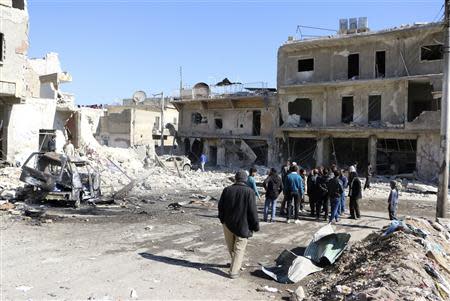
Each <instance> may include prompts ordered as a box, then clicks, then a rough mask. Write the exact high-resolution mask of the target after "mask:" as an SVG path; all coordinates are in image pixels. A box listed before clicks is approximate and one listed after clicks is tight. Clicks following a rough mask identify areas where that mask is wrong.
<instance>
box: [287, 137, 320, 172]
mask: <svg viewBox="0 0 450 301" xmlns="http://www.w3.org/2000/svg"><path fill="white" fill-rule="evenodd" d="M288 143H289V151H290V154H289V155H288V157H289V158H291V160H292V162H296V163H297V164H298V165H299V166H300V167H302V168H306V169H312V168H314V167H316V147H317V141H316V139H314V138H289V141H288Z"/></svg>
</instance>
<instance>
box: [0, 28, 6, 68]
mask: <svg viewBox="0 0 450 301" xmlns="http://www.w3.org/2000/svg"><path fill="white" fill-rule="evenodd" d="M4 45H5V41H4V40H3V33H1V32H0V62H3V59H4V53H5V51H4Z"/></svg>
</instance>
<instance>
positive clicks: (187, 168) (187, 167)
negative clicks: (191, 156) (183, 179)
mask: <svg viewBox="0 0 450 301" xmlns="http://www.w3.org/2000/svg"><path fill="white" fill-rule="evenodd" d="M190 170H191V166H190V165H188V164H186V165H184V166H183V171H190Z"/></svg>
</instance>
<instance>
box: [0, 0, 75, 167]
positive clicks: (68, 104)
mask: <svg viewBox="0 0 450 301" xmlns="http://www.w3.org/2000/svg"><path fill="white" fill-rule="evenodd" d="M0 18H1V19H0V134H1V138H0V146H1V148H0V159H2V160H7V161H10V162H12V163H16V162H18V163H23V162H24V161H25V159H26V158H27V157H28V156H29V154H30V153H31V152H34V151H38V150H43V149H44V148H45V146H46V142H47V141H48V139H49V137H50V135H56V136H57V141H56V142H57V143H56V144H57V149H58V150H62V147H63V145H64V143H65V140H66V139H67V138H71V137H70V136H71V135H73V136H75V135H76V132H77V124H78V123H77V122H75V120H74V113H75V107H74V97H73V95H71V94H68V93H65V92H62V91H61V90H60V84H63V83H65V82H69V81H71V77H70V75H69V74H67V73H65V72H62V70H61V66H60V62H59V58H58V55H57V54H55V53H50V54H48V55H46V56H45V57H44V58H42V59H29V58H28V56H27V53H28V47H29V39H28V28H29V16H28V10H27V3H26V1H24V0H22V1H20V0H0Z"/></svg>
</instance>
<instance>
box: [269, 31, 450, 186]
mask: <svg viewBox="0 0 450 301" xmlns="http://www.w3.org/2000/svg"><path fill="white" fill-rule="evenodd" d="M442 44H443V28H442V24H436V23H433V24H416V25H412V26H403V27H399V28H394V29H389V30H382V31H377V32H370V31H368V30H367V29H366V28H365V30H363V32H359V30H356V29H355V30H353V31H352V32H350V31H346V30H345V28H344V30H343V31H341V32H340V34H338V35H336V36H330V37H324V38H317V39H310V40H293V39H290V40H289V41H287V42H286V43H285V44H284V45H282V46H281V47H280V48H279V51H278V77H277V82H278V96H279V104H280V110H281V115H280V124H281V127H280V131H279V133H278V138H280V139H283V141H281V140H280V143H279V145H280V147H281V149H282V152H283V155H284V157H285V158H287V157H291V158H292V160H294V161H297V162H299V163H300V164H302V165H304V166H309V167H312V166H315V165H326V164H332V163H337V164H339V165H341V166H345V165H347V166H348V165H351V164H354V163H355V162H358V168H359V169H360V171H363V170H364V169H365V167H366V166H367V164H368V163H369V162H370V163H371V164H372V166H373V167H374V168H376V169H377V171H378V173H379V174H383V173H386V174H398V173H412V172H416V173H417V175H418V176H420V177H422V178H425V179H428V180H433V179H435V178H436V176H437V170H438V156H439V155H438V154H439V141H440V137H439V129H440V112H439V109H440V99H441V87H442V65H443V54H442Z"/></svg>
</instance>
